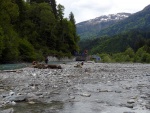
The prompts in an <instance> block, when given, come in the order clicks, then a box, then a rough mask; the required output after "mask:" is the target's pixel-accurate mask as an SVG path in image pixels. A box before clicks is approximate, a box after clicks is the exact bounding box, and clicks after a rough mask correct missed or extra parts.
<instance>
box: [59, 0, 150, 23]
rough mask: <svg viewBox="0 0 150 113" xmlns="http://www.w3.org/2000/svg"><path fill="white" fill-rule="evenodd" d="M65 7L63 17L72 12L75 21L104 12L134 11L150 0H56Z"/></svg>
mask: <svg viewBox="0 0 150 113" xmlns="http://www.w3.org/2000/svg"><path fill="white" fill-rule="evenodd" d="M56 2H57V4H59V3H60V4H61V5H63V6H64V7H65V12H64V13H65V17H69V14H70V12H73V14H74V16H75V20H76V22H77V23H78V22H81V21H85V20H89V19H92V18H95V17H98V16H101V15H105V14H113V13H119V12H127V13H135V12H137V11H140V10H142V9H143V8H144V7H145V6H147V5H149V4H150V0H56Z"/></svg>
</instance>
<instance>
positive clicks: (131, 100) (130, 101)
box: [127, 99, 135, 104]
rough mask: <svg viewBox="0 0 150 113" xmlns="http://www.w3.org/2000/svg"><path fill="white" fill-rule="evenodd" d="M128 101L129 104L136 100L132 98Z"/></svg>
mask: <svg viewBox="0 0 150 113" xmlns="http://www.w3.org/2000/svg"><path fill="white" fill-rule="evenodd" d="M127 103H129V104H132V103H135V100H134V99H130V100H128V101H127Z"/></svg>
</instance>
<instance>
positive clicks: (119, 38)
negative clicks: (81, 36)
mask: <svg viewBox="0 0 150 113" xmlns="http://www.w3.org/2000/svg"><path fill="white" fill-rule="evenodd" d="M144 45H147V46H148V47H149V48H150V28H149V29H147V31H143V30H139V29H138V30H131V31H129V32H126V33H121V34H118V35H114V36H111V37H108V36H104V37H101V38H96V39H87V40H83V41H81V42H80V47H81V50H82V51H83V50H85V49H87V50H89V53H91V54H96V53H118V52H123V51H125V50H126V49H127V48H128V47H131V48H132V49H133V50H134V51H137V49H139V48H140V47H142V46H144ZM148 51H149V53H150V50H148Z"/></svg>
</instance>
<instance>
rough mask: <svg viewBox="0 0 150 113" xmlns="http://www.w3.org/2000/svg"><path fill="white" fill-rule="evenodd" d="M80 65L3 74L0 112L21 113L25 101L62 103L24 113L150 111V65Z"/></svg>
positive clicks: (0, 80)
mask: <svg viewBox="0 0 150 113" xmlns="http://www.w3.org/2000/svg"><path fill="white" fill-rule="evenodd" d="M76 64H77V63H76V62H74V63H68V64H61V67H62V69H37V68H31V67H27V68H23V69H19V70H17V71H15V72H13V71H12V72H5V71H2V72H0V113H20V112H19V111H17V108H16V106H17V105H19V104H21V103H22V102H23V103H26V104H29V105H36V104H37V103H44V104H45V103H46V104H52V103H53V102H59V104H58V105H57V103H55V105H57V107H54V106H50V107H47V108H44V109H42V107H41V108H36V109H34V108H33V109H26V110H24V112H21V113H50V112H53V113H85V112H86V113H112V110H113V111H114V112H113V113H149V112H150V64H138V63H137V64H134V63H133V64H128V63H127V64H119V63H93V62H89V63H88V62H85V63H84V65H83V66H82V67H76ZM60 105H61V107H60ZM41 109H42V110H41Z"/></svg>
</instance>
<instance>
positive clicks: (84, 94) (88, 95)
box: [80, 93, 91, 97]
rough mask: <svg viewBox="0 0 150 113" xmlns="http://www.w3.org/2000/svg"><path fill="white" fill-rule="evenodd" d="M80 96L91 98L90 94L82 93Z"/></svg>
mask: <svg viewBox="0 0 150 113" xmlns="http://www.w3.org/2000/svg"><path fill="white" fill-rule="evenodd" d="M80 95H81V96H83V97H90V96H91V94H89V93H82V94H80Z"/></svg>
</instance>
